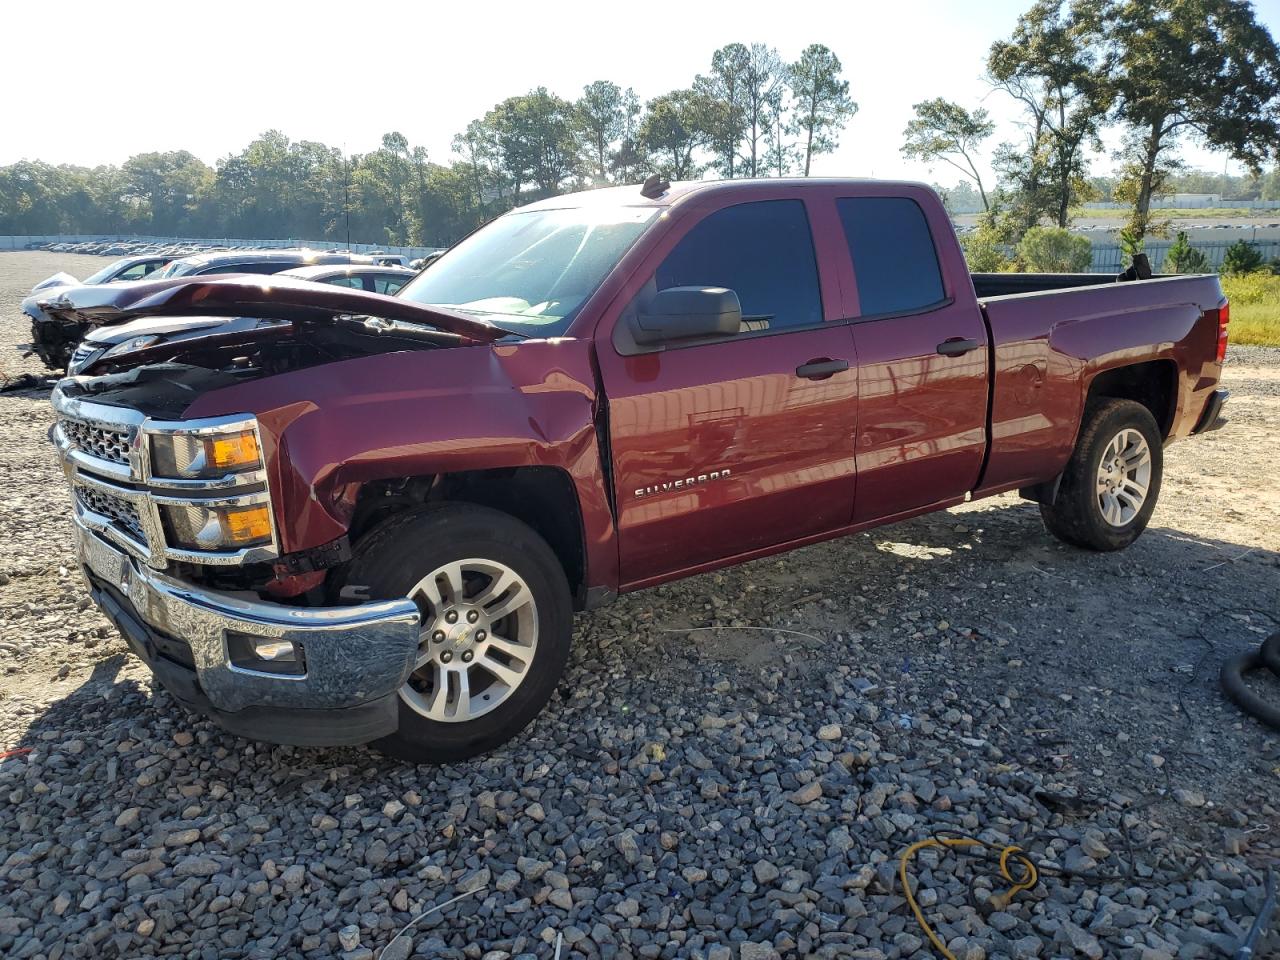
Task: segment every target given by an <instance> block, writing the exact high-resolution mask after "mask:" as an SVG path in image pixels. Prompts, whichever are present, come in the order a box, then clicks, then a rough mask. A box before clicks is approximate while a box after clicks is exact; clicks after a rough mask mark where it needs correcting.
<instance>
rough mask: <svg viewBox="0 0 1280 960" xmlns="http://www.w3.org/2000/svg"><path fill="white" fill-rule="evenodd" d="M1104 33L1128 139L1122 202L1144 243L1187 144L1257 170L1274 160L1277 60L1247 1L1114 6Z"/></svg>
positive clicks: (1278, 131) (1278, 132)
mask: <svg viewBox="0 0 1280 960" xmlns="http://www.w3.org/2000/svg"><path fill="white" fill-rule="evenodd" d="M1107 23H1108V36H1109V39H1110V42H1111V44H1112V47H1113V56H1112V58H1111V64H1110V65H1111V69H1110V71H1109V81H1108V83H1109V85H1110V87H1111V90H1112V92H1113V94H1114V97H1115V117H1116V119H1118V120H1119V121H1120V122H1121V123H1122V124H1124V126H1125V127H1126V128H1127V130H1128V137H1127V138H1126V145H1125V152H1126V156H1127V160H1128V162H1127V164H1126V168H1125V171H1124V175H1123V177H1122V180H1123V181H1125V190H1124V197H1125V199H1126V200H1128V201H1129V202H1131V203H1132V204H1133V217H1132V219H1131V221H1130V229H1131V230H1132V231H1133V232H1134V233H1135V234H1136V235H1137V236H1138V237H1141V236H1143V235H1144V234H1145V233H1146V232H1147V230H1148V223H1149V219H1150V215H1149V210H1150V201H1151V197H1152V196H1153V195H1155V194H1157V193H1158V192H1159V189H1160V180H1161V179H1162V178H1167V177H1168V176H1169V175H1170V173H1171V172H1172V170H1173V168H1174V164H1173V163H1172V162H1171V160H1170V156H1171V154H1172V151H1173V150H1174V149H1175V148H1176V146H1177V144H1178V143H1179V141H1180V140H1181V139H1183V138H1184V137H1185V136H1186V135H1194V136H1195V137H1196V138H1197V139H1198V140H1200V141H1202V142H1203V143H1205V144H1206V145H1207V146H1209V147H1211V148H1214V149H1217V150H1221V151H1223V152H1224V153H1226V154H1227V155H1228V156H1230V157H1232V158H1234V159H1236V160H1239V161H1241V162H1243V163H1245V164H1247V165H1248V166H1249V167H1250V168H1251V169H1254V170H1256V169H1258V167H1259V166H1260V164H1261V163H1262V162H1263V161H1264V160H1265V159H1267V158H1268V157H1269V156H1272V155H1274V153H1275V145H1276V143H1277V142H1280V51H1278V50H1277V48H1276V44H1275V41H1274V40H1273V39H1272V37H1271V34H1270V33H1269V31H1268V30H1267V28H1266V27H1265V26H1264V25H1262V24H1261V23H1259V22H1258V20H1257V18H1256V16H1255V14H1254V10H1253V5H1252V4H1250V3H1249V2H1247V0H1114V2H1112V3H1111V4H1110V5H1109V7H1108V9H1107ZM1117 194H1118V195H1119V194H1120V191H1119V189H1117Z"/></svg>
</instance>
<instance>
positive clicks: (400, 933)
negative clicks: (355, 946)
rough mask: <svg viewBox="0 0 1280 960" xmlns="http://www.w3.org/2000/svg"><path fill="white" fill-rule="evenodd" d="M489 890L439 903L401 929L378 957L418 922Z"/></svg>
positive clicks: (480, 890) (481, 889) (477, 890)
mask: <svg viewBox="0 0 1280 960" xmlns="http://www.w3.org/2000/svg"><path fill="white" fill-rule="evenodd" d="M488 889H489V888H488V887H480V888H478V889H476V890H468V891H467V892H466V893H460V894H458V895H457V896H456V897H451V898H450V899H448V900H446V901H445V902H444V903H437V904H436V905H435V906H434V907H432V908H431V909H430V910H424V911H423V912H422V913H420V914H418V915H417V916H416V917H414V918H413V919H412V920H410V921H409V922H408V923H406V924H405V925H404V926H403V927H401V928H400V930H399V931H398V932H397V933H396V935H395V936H394V937H392V938H391V939H390V940H388V941H387V945H386V946H385V947H383V948H382V949H381V950H379V951H378V956H379V957H381V956H382V955H383V954H385V953H386V952H387V950H388V949H389V948H390V947H391V945H392V944H393V943H395V942H396V941H397V940H399V939H400V938H401V937H403V936H404V935H405V934H406V933H408V932H409V928H410V927H412V926H413V925H414V924H416V923H417V922H418V921H420V920H425V919H426V918H427V917H429V916H431V915H432V914H433V913H436V912H437V911H439V910H443V909H444V908H445V907H447V906H449V905H450V904H454V903H457V902H458V901H459V900H465V899H466V898H467V897H474V896H475V895H476V894H477V893H483V892H484V891H486V890H488Z"/></svg>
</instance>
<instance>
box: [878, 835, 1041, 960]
mask: <svg viewBox="0 0 1280 960" xmlns="http://www.w3.org/2000/svg"><path fill="white" fill-rule="evenodd" d="M990 846H991V845H990V844H988V843H986V842H985V841H983V840H978V839H977V838H976V837H930V838H929V839H927V840H917V841H916V842H915V843H913V844H911V846H909V847H907V849H906V850H905V851H903V853H902V857H901V858H900V859H899V861H898V879H899V880H901V881H902V892H903V893H905V894H906V897H907V903H908V905H910V907H911V912H912V913H914V914H915V915H916V923H918V924H920V929H921V930H923V931H924V932H925V936H927V937H928V938H929V942H930V943H932V944H933V946H934V948H935V949H936V950H937V951H938V952H939V953H940V954H942V955H943V956H944V957H946V958H947V960H956V956H955V954H954V953H952V952H951V951H950V950H948V949H947V947H946V944H944V943H943V942H942V941H941V940H940V939H939V938H938V935H937V934H936V933H934V932H933V928H932V927H931V926H929V922H928V921H927V920H925V918H924V911H923V910H921V909H920V904H918V903H916V895H915V894H914V893H912V892H911V883H910V881H909V880H908V879H907V864H908V863H909V862H910V861H911V858H912V857H914V856H915V855H916V853H917V852H918V851H920V850H923V849H924V848H925V847H943V848H947V847H952V848H954V847H990ZM1010 857H1014V858H1016V859H1017V861H1018V863H1019V864H1021V866H1022V879H1020V880H1015V879H1014V877H1013V875H1012V874H1011V873H1010V872H1009V858H1010ZM1000 875H1001V876H1002V877H1004V878H1005V880H1007V881H1008V882H1009V883H1010V884H1011V886H1010V887H1009V889H1008V890H1006V891H1005V892H1004V893H1000V894H996V895H995V896H994V897H992V898H991V902H992V903H993V904H995V906H996V909H998V910H1003V909H1005V908H1006V907H1007V906H1008V905H1009V902H1010V901H1011V900H1012V899H1013V898H1014V897H1015V896H1016V895H1017V894H1019V893H1021V892H1022V891H1024V890H1030V889H1031V888H1032V887H1034V886H1035V885H1036V884H1037V883H1038V882H1039V880H1040V874H1039V873H1038V871H1037V870H1036V865H1035V864H1034V863H1032V862H1031V860H1030V859H1029V858H1028V857H1027V856H1026V855H1025V854H1024V853H1023V852H1022V848H1021V847H1015V846H1012V845H1010V846H1007V847H1004V848H1002V849H1001V851H1000Z"/></svg>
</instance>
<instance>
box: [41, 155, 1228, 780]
mask: <svg viewBox="0 0 1280 960" xmlns="http://www.w3.org/2000/svg"><path fill="white" fill-rule="evenodd" d="M1148 274H1149V272H1148ZM1142 276H1143V271H1141V270H1131V271H1129V272H1127V273H1126V274H1124V275H1122V276H1121V277H1120V278H1116V277H1104V276H1098V275H1091V274H1081V275H1037V274H991V275H983V274H979V275H971V274H970V273H969V271H968V269H967V268H966V265H965V261H964V258H963V256H962V252H961V249H960V246H959V244H958V242H957V240H956V236H955V233H954V232H953V230H952V227H951V224H950V221H949V219H948V217H947V215H946V213H945V211H944V209H943V207H942V204H941V203H940V202H939V200H938V198H937V196H935V194H934V193H933V192H932V191H930V190H929V189H928V188H927V187H924V186H920V185H915V184H909V183H893V182H880V181H866V180H821V179H807V180H785V179H780V180H767V181H730V182H720V183H690V184H676V185H671V184H667V183H665V182H662V181H658V180H657V179H656V178H651V179H650V180H649V181H648V182H646V184H645V185H644V186H643V187H642V188H640V187H618V188H609V189H602V190H595V191H590V192H585V193H579V194H572V195H568V196H561V197H555V198H552V199H548V200H543V201H541V202H538V203H533V204H530V205H528V206H525V207H522V208H520V209H517V210H515V211H512V212H511V213H509V214H506V215H504V216H502V217H500V218H498V219H497V220H495V221H494V222H492V223H490V224H489V225H487V226H486V227H484V228H483V229H481V230H479V231H477V232H476V233H474V234H472V235H471V236H470V237H468V238H467V239H466V240H464V241H463V242H461V243H460V244H458V245H457V246H456V247H454V248H452V249H450V250H449V251H448V252H447V253H446V254H445V255H444V256H443V257H441V258H440V259H439V261H437V262H436V263H435V264H433V265H432V267H431V269H430V270H427V271H425V272H424V273H423V274H421V275H420V276H419V277H417V278H416V279H414V280H413V281H411V282H410V283H409V284H408V285H407V286H406V287H405V288H404V289H403V290H402V291H401V292H400V294H399V295H398V296H397V297H395V298H391V297H385V296H380V295H378V294H376V293H369V292H363V291H357V290H351V289H343V288H338V287H324V286H320V285H315V284H308V283H305V282H303V281H300V280H291V279H286V278H279V277H212V278H210V277H195V278H178V279H168V280H158V281H153V282H143V283H136V284H127V285H116V286H105V287H93V288H90V287H86V288H81V289H80V290H77V291H76V292H75V294H74V296H73V297H71V298H66V299H64V300H63V301H62V302H61V303H60V304H59V311H60V314H61V315H62V316H64V317H67V318H68V319H73V320H75V321H77V322H83V323H84V324H86V325H87V326H90V327H92V326H95V325H102V324H114V323H125V322H128V321H129V320H132V319H135V318H140V317H213V318H217V317H234V318H240V319H246V318H247V319H248V320H252V319H254V318H258V319H262V320H269V321H271V322H268V323H252V322H245V323H235V324H225V325H222V326H216V327H213V328H211V332H210V334H209V335H208V336H206V337H198V338H194V339H188V340H184V341H182V342H180V343H177V344H161V345H159V346H157V347H155V348H153V349H147V348H145V346H144V348H143V349H140V350H134V351H131V352H128V353H125V354H122V355H119V356H115V357H111V356H107V357H103V358H102V359H100V360H98V361H96V362H95V363H93V364H91V365H90V366H89V367H88V368H87V369H85V370H84V371H83V372H82V373H81V374H80V375H78V376H75V377H69V378H66V379H64V380H62V381H61V382H60V384H59V385H58V387H57V388H56V390H55V392H54V396H53V405H54V407H55V410H56V415H57V419H56V424H55V426H54V428H53V431H52V436H53V439H54V441H55V443H56V445H57V448H58V450H59V453H60V455H61V457H62V460H63V462H64V465H65V468H66V473H67V476H68V478H69V481H70V484H71V488H72V502H73V505H74V519H75V531H76V536H77V540H78V549H79V552H80V557H81V559H82V563H83V568H84V573H85V576H86V578H87V581H88V585H89V589H90V591H91V593H92V595H93V598H94V600H95V601H96V602H97V603H98V604H99V605H100V606H101V608H102V609H103V610H104V611H105V613H106V615H107V616H108V617H109V618H110V619H111V620H112V621H113V622H114V623H115V624H116V626H117V627H118V628H119V629H120V631H121V632H122V633H123V635H124V636H125V638H126V639H127V641H128V643H129V644H130V646H131V648H132V650H133V651H134V652H135V653H136V654H137V655H138V656H139V657H141V658H142V659H143V660H144V661H145V662H146V663H147V664H148V665H149V666H150V668H151V669H152V671H153V672H154V674H155V676H156V677H157V678H158V679H159V681H160V683H161V684H162V685H163V686H164V687H166V688H167V689H168V690H169V691H170V692H171V693H172V694H173V696H174V697H175V698H177V699H178V700H179V701H181V702H182V703H184V704H186V705H187V706H189V707H190V708H192V709H194V710H196V711H199V712H201V713H203V714H206V715H208V716H210V717H212V718H213V719H214V720H216V721H217V722H218V723H219V724H221V725H222V726H224V727H225V728H226V729H228V730H230V731H233V732H236V733H239V734H242V735H245V736H249V737H254V738H260V739H264V740H270V741H277V742H288V743H300V744H355V743H369V742H372V743H374V744H375V745H376V746H377V747H379V748H380V749H382V750H384V751H386V752H388V753H390V754H393V755H396V756H399V757H404V758H408V759H412V760H416V761H437V762H438V761H450V760H456V759H460V758H465V757H468V756H472V755H475V754H477V753H481V752H484V751H488V750H490V749H492V748H494V747H496V746H497V745H499V744H501V743H503V742H505V741H507V740H508V739H510V738H511V737H513V736H514V735H515V734H517V733H518V732H519V731H520V730H521V729H522V728H524V727H525V725H526V724H528V723H529V722H530V721H531V720H532V719H533V718H534V716H535V715H536V714H537V713H538V712H539V711H540V710H541V709H542V708H543V706H544V705H545V704H546V703H547V702H548V700H549V698H550V697H551V694H552V692H553V690H554V688H555V685H556V683H557V680H558V679H559V677H560V675H561V673H562V671H563V669H564V666H565V663H566V660H567V657H568V654H569V644H570V637H571V632H572V631H571V626H572V618H573V615H574V612H575V610H584V609H588V608H591V607H593V606H595V605H597V604H599V603H602V602H604V601H605V600H607V599H609V598H610V597H612V596H614V595H616V594H618V593H622V592H627V591H633V590H639V589H642V588H645V587H650V586H653V585H655V584H660V583H663V582H666V581H670V580H674V579H676V578H680V577H687V576H690V575H692V574H696V573H700V572H703V571H707V570H713V569H716V568H718V567H723V566H725V565H728V564H735V563H740V562H742V561H745V560H750V559H752V558H756V557H762V556H766V555H769V554H773V553H777V552H779V551H782V550H787V549H790V548H793V547H798V546H802V545H804V544H810V543H814V542H816V541H819V540H825V539H828V538H832V537H838V536H841V535H844V534H848V533H852V532H854V531H858V530H863V529H865V528H868V527H871V526H875V525H877V524H884V523H891V522H893V521H897V520H901V519H904V518H907V517H911V516H914V515H917V514H921V513H925V512H927V511H931V510H940V509H944V508H947V507H950V506H952V505H955V504H958V503H961V502H963V501H965V500H968V499H976V498H979V497H989V496H992V495H994V494H998V493H1001V492H1004V491H1011V490H1018V491H1020V492H1021V493H1022V495H1023V496H1024V497H1026V498H1029V499H1031V500H1034V501H1037V502H1038V503H1039V508H1040V511H1041V513H1042V514H1043V517H1044V522H1045V526H1046V527H1047V529H1048V532H1049V533H1050V534H1052V535H1053V536H1055V537H1057V538H1059V539H1061V540H1064V541H1066V542H1068V543H1071V544H1074V545H1077V546H1079V547H1083V548H1087V549H1093V550H1116V549H1120V548H1123V547H1125V546H1127V545H1129V544H1130V543H1132V542H1133V541H1134V539H1135V538H1137V537H1138V535H1139V534H1140V533H1141V532H1142V530H1143V528H1144V527H1145V526H1146V524H1147V522H1148V519H1149V518H1150V516H1151V512H1152V510H1153V508H1154V507H1155V504H1156V499H1157V497H1158V495H1159V492H1160V480H1161V470H1162V464H1163V461H1162V451H1163V449H1164V447H1165V445H1166V444H1168V443H1170V442H1172V441H1174V440H1178V439H1181V438H1184V437H1187V436H1188V435H1190V434H1193V433H1197V432H1200V431H1203V430H1206V429H1211V428H1213V427H1215V426H1217V425H1218V424H1220V423H1221V418H1220V413H1221V410H1222V405H1223V402H1224V400H1225V397H1226V392H1225V391H1224V390H1222V389H1220V388H1219V386H1218V384H1219V377H1220V374H1221V370H1222V362H1223V357H1224V352H1225V350H1226V344H1227V321H1228V306H1227V302H1226V300H1225V299H1224V298H1223V296H1222V292H1221V289H1220V287H1219V284H1218V280H1217V278H1216V277H1215V276H1185V277H1156V278H1140V279H1139V278H1137V277H1142Z"/></svg>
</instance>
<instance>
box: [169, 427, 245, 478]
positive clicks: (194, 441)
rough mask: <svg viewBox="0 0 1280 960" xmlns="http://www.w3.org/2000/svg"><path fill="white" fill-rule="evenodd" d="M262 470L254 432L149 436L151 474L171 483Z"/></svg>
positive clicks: (236, 431) (239, 431)
mask: <svg viewBox="0 0 1280 960" xmlns="http://www.w3.org/2000/svg"><path fill="white" fill-rule="evenodd" d="M261 468H262V451H261V450H259V449H258V434H257V433H256V432H255V431H253V430H234V431H229V432H224V433H207V434H190V433H186V434H184V433H173V434H152V436H151V475H152V476H154V477H164V478H167V479H172V480H188V479H189V480H201V479H204V480H207V479H210V478H216V477H222V476H225V475H226V474H229V473H244V472H245V471H248V470H260V469H261Z"/></svg>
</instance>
